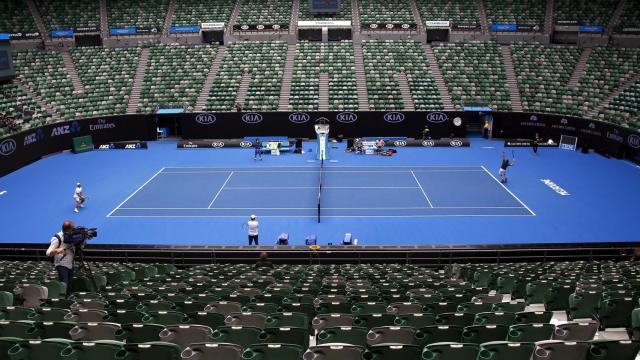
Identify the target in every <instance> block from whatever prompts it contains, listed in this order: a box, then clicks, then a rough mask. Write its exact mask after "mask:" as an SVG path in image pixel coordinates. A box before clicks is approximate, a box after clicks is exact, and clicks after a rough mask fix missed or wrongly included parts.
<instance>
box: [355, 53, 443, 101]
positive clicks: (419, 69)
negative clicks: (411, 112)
mask: <svg viewBox="0 0 640 360" xmlns="http://www.w3.org/2000/svg"><path fill="white" fill-rule="evenodd" d="M363 51H364V64H365V72H366V76H367V91H368V93H369V107H370V108H371V110H402V109H404V108H405V106H404V103H403V101H402V96H401V94H400V89H399V85H398V81H397V79H396V76H397V75H398V73H404V74H406V76H407V80H408V83H409V89H410V90H411V96H412V98H413V102H414V105H415V108H416V110H440V109H442V101H441V100H440V96H439V94H438V89H437V87H436V84H435V80H434V78H433V76H432V75H431V69H430V68H429V65H428V63H427V60H426V56H425V54H424V48H423V47H422V44H421V43H419V42H415V41H384V42H383V41H367V42H365V43H364V46H363Z"/></svg>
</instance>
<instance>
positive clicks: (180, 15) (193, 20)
mask: <svg viewBox="0 0 640 360" xmlns="http://www.w3.org/2000/svg"><path fill="white" fill-rule="evenodd" d="M234 6H235V1H232V0H205V1H197V2H194V1H188V0H178V1H176V8H175V12H174V14H173V24H172V25H174V26H190V25H198V26H199V25H200V24H201V23H204V22H222V23H225V24H226V23H228V22H229V17H230V16H231V12H232V11H233V7H234Z"/></svg>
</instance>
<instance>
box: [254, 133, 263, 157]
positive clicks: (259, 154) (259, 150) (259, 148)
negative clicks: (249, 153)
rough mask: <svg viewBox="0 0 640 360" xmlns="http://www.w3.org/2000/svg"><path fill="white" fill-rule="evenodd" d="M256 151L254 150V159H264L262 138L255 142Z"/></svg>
mask: <svg viewBox="0 0 640 360" xmlns="http://www.w3.org/2000/svg"><path fill="white" fill-rule="evenodd" d="M253 148H254V150H255V151H254V152H253V160H262V142H261V141H260V139H258V138H256V143H255V144H253Z"/></svg>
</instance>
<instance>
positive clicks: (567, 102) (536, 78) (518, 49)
mask: <svg viewBox="0 0 640 360" xmlns="http://www.w3.org/2000/svg"><path fill="white" fill-rule="evenodd" d="M511 53H512V56H513V65H514V69H515V73H516V77H517V79H518V86H519V88H520V96H521V97H522V106H523V108H524V109H525V110H528V111H534V112H542V113H555V114H567V115H575V116H580V115H581V114H582V111H583V109H582V101H581V97H580V96H579V93H578V92H577V90H575V89H572V88H570V87H568V86H567V83H568V82H569V78H570V77H571V74H572V72H573V69H574V68H575V65H576V63H577V62H578V59H579V58H580V49H578V48H575V47H569V46H545V45H539V44H529V43H516V44H512V45H511Z"/></svg>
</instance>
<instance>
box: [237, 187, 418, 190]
mask: <svg viewBox="0 0 640 360" xmlns="http://www.w3.org/2000/svg"><path fill="white" fill-rule="evenodd" d="M298 189H315V190H317V189H318V187H317V186H264V187H260V186H257V187H248V186H247V187H243V186H239V187H238V186H233V187H231V186H230V187H226V188H225V190H298ZM322 189H323V190H324V189H391V190H393V189H419V187H417V186H323V187H322Z"/></svg>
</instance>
